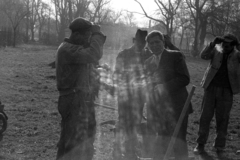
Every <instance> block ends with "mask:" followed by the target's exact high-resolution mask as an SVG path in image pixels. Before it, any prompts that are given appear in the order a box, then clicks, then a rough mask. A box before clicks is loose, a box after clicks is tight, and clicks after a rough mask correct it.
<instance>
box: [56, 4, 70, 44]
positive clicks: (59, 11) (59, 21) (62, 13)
mask: <svg viewBox="0 0 240 160" xmlns="http://www.w3.org/2000/svg"><path fill="white" fill-rule="evenodd" d="M54 5H55V11H56V15H55V18H56V29H57V33H58V41H59V42H61V41H62V40H63V39H64V37H65V29H66V28H67V26H68V23H69V17H68V12H69V6H68V5H69V3H68V0H54Z"/></svg>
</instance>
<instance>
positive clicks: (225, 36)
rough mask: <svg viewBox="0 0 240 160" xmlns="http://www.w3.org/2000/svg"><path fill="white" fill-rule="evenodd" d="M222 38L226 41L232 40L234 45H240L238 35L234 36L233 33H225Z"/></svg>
mask: <svg viewBox="0 0 240 160" xmlns="http://www.w3.org/2000/svg"><path fill="white" fill-rule="evenodd" d="M222 38H223V40H224V42H229V43H231V42H232V43H233V44H234V45H238V44H239V42H238V39H237V37H236V36H234V35H233V34H231V33H227V34H225V35H224V36H223V37H222Z"/></svg>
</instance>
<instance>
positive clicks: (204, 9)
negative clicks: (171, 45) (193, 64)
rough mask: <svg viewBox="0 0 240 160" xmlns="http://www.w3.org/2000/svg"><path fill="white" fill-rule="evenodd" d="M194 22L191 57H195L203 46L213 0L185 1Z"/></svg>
mask: <svg viewBox="0 0 240 160" xmlns="http://www.w3.org/2000/svg"><path fill="white" fill-rule="evenodd" d="M186 2H187V5H188V7H189V10H190V12H191V16H192V18H193V21H194V27H195V28H194V43H193V48H192V55H193V56H197V55H198V54H199V52H200V49H201V48H202V47H203V45H204V40H205V37H206V33H207V25H208V19H209V17H210V16H212V13H213V12H214V11H213V6H214V0H194V1H193V0H186Z"/></svg>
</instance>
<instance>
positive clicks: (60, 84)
mask: <svg viewBox="0 0 240 160" xmlns="http://www.w3.org/2000/svg"><path fill="white" fill-rule="evenodd" d="M69 29H70V30H71V35H70V37H69V38H65V39H64V42H62V43H61V45H60V46H59V48H58V51H57V56H56V77H57V89H58V91H59V100H58V111H59V113H60V114H61V117H62V121H61V135H60V140H59V142H58V152H57V159H58V160H59V159H62V160H65V159H66V160H69V159H71V160H74V159H76V160H79V159H83V160H91V159H92V157H93V154H94V146H93V143H94V137H95V133H96V120H95V110H94V99H95V97H96V95H97V93H96V92H95V91H96V85H95V84H96V83H97V81H98V78H99V76H97V74H96V73H97V71H96V68H95V66H96V65H97V64H98V61H99V60H100V58H101V57H102V54H103V44H104V42H105V40H106V37H105V36H104V35H103V33H102V32H101V31H100V27H99V26H97V25H93V24H92V23H91V22H90V21H88V20H86V19H84V18H81V17H79V18H76V19H74V20H73V21H72V22H71V23H70V26H69Z"/></svg>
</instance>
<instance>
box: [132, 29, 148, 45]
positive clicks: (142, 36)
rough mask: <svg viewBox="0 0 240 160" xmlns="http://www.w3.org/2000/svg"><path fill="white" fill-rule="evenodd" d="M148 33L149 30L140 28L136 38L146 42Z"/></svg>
mask: <svg viewBox="0 0 240 160" xmlns="http://www.w3.org/2000/svg"><path fill="white" fill-rule="evenodd" d="M147 34H148V31H146V30H141V29H138V30H137V32H136V34H135V38H134V39H135V40H137V41H140V42H145V38H146V36H147Z"/></svg>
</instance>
